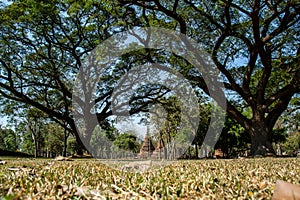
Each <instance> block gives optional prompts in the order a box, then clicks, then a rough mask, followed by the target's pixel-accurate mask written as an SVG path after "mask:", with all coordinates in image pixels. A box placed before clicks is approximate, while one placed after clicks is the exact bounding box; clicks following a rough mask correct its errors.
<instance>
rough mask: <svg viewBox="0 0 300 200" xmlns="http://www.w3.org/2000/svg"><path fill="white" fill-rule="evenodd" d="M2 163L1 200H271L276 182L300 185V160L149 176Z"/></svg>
mask: <svg viewBox="0 0 300 200" xmlns="http://www.w3.org/2000/svg"><path fill="white" fill-rule="evenodd" d="M1 159H2V160H6V161H7V163H6V164H4V165H1V166H0V196H2V199H270V198H271V196H272V194H273V191H274V187H275V183H276V181H277V180H279V179H280V180H284V181H287V182H290V183H294V184H300V174H299V173H300V158H256V159H236V160H197V161H195V160H189V161H184V160H182V161H175V162H173V163H172V164H171V165H167V166H166V167H162V168H158V167H157V166H155V165H156V163H154V164H153V168H156V170H148V171H144V172H125V171H120V170H117V169H116V168H110V167H108V165H105V164H103V162H102V161H99V160H94V159H89V160H87V159H86V160H83V159H78V160H74V161H60V162H59V161H53V160H47V159H15V160H14V159H3V158H1Z"/></svg>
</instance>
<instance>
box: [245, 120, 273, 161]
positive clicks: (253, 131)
mask: <svg viewBox="0 0 300 200" xmlns="http://www.w3.org/2000/svg"><path fill="white" fill-rule="evenodd" d="M248 132H249V133H250V137H251V155H252V156H255V155H262V156H265V155H267V154H273V155H275V151H274V149H273V146H272V137H271V133H272V128H271V129H270V128H269V127H267V124H266V123H264V121H262V120H260V121H253V123H252V127H251V128H250V130H248Z"/></svg>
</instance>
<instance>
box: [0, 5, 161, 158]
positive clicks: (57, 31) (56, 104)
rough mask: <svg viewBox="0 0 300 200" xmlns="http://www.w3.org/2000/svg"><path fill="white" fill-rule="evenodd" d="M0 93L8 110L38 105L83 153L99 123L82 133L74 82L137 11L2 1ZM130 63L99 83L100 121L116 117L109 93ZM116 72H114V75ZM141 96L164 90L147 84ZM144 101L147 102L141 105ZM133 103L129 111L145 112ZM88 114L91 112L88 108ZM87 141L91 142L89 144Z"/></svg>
mask: <svg viewBox="0 0 300 200" xmlns="http://www.w3.org/2000/svg"><path fill="white" fill-rule="evenodd" d="M0 6H1V7H0V21H1V28H0V30H1V31H0V45H1V48H0V95H1V99H0V100H1V101H2V103H3V105H4V106H3V107H2V108H5V109H4V110H6V111H7V114H14V111H18V110H19V109H20V110H22V109H23V108H25V107H26V106H29V107H34V108H36V109H38V110H40V111H42V112H43V113H45V114H46V115H47V117H49V118H50V119H51V120H53V121H54V122H56V123H58V124H59V125H61V126H62V127H63V128H65V129H66V130H67V131H68V132H71V133H72V134H73V135H74V136H75V138H76V141H77V143H78V144H79V147H81V148H79V149H78V150H79V152H78V153H82V152H80V150H81V149H82V147H83V146H84V145H83V143H82V139H84V140H87V141H88V142H89V141H90V139H91V135H92V134H91V133H92V132H93V130H94V128H95V127H96V125H97V121H95V122H96V123H95V122H92V124H91V126H89V128H90V130H88V134H87V136H86V137H80V133H79V132H78V130H77V127H76V123H75V121H74V118H73V113H72V108H71V102H72V84H73V81H74V80H75V78H76V74H77V73H78V72H79V71H80V69H83V67H82V66H83V62H84V60H85V59H86V58H87V56H88V55H89V54H90V53H91V52H92V50H94V48H95V47H96V46H97V45H98V44H99V43H101V42H102V41H104V40H106V39H107V38H109V37H110V36H111V35H113V34H114V33H117V32H121V31H123V30H124V29H125V28H126V27H127V26H130V25H135V23H136V24H139V20H138V19H137V20H133V19H134V18H135V14H134V9H131V8H122V7H120V6H119V5H118V4H116V2H114V1H105V0H103V1H93V0H89V1H83V0H82V1H69V0H55V1H37V0H16V1H13V2H12V3H11V4H9V5H0ZM129 69H130V63H127V64H123V65H122V64H120V65H119V66H118V68H116V67H114V68H109V67H108V70H107V74H103V75H104V77H103V78H102V79H101V80H100V81H99V85H98V91H97V99H96V101H95V102H94V103H96V104H97V107H98V110H97V113H96V117H97V120H98V121H99V122H102V121H104V120H105V119H106V118H108V117H109V116H111V115H112V111H111V94H112V92H113V90H114V86H115V85H116V84H117V82H118V80H119V78H120V77H121V76H122V75H123V74H125V73H126V71H128V70H129ZM111 72H113V73H111ZM142 92H144V95H142V97H139V98H138V97H137V96H138V95H137V96H136V98H135V99H134V100H136V101H138V100H140V99H143V96H151V95H152V96H155V95H156V94H159V93H161V89H160V88H159V87H156V88H153V87H152V88H150V87H146V88H145V90H143V91H142ZM143 104H144V105H146V104H147V103H146V102H145V103H143ZM144 108H145V106H135V107H134V108H132V111H131V113H135V112H139V111H141V110H143V109H144ZM85 114H87V115H90V114H91V115H93V113H92V109H88V110H87V113H85ZM88 142H87V144H88Z"/></svg>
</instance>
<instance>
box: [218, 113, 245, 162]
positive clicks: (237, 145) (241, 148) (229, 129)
mask: <svg viewBox="0 0 300 200" xmlns="http://www.w3.org/2000/svg"><path fill="white" fill-rule="evenodd" d="M250 142H251V140H250V136H249V135H248V134H247V133H245V129H244V128H243V127H242V126H241V125H240V124H238V123H237V122H236V121H235V120H234V119H232V118H230V117H229V116H227V117H226V121H225V127H224V128H223V130H222V133H221V136H220V138H219V140H218V142H217V144H216V146H215V149H218V148H220V149H221V150H222V152H223V154H224V157H227V158H229V157H236V156H237V155H238V154H242V155H244V153H245V151H248V150H249V149H248V148H249V145H248V144H249V143H250Z"/></svg>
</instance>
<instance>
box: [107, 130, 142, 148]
mask: <svg viewBox="0 0 300 200" xmlns="http://www.w3.org/2000/svg"><path fill="white" fill-rule="evenodd" d="M112 145H114V146H116V147H118V148H119V149H120V150H125V151H130V152H133V153H138V152H139V150H140V146H141V145H140V144H139V143H138V142H137V136H136V135H135V134H134V133H132V132H125V133H122V134H120V135H118V137H117V138H116V139H115V140H114V141H113V143H112Z"/></svg>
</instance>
